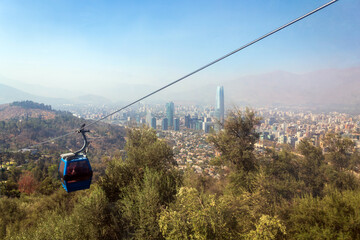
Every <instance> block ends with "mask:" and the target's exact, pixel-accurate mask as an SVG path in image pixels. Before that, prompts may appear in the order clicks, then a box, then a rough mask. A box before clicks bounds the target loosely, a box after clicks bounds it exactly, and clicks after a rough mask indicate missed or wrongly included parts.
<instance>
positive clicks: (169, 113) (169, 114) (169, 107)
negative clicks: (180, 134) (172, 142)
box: [166, 102, 175, 127]
mask: <svg viewBox="0 0 360 240" xmlns="http://www.w3.org/2000/svg"><path fill="white" fill-rule="evenodd" d="M174 112H175V108H174V103H173V102H169V103H166V118H167V119H168V124H169V127H173V126H174Z"/></svg>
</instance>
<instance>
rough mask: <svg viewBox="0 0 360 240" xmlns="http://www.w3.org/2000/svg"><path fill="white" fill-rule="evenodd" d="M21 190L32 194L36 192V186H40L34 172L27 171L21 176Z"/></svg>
mask: <svg viewBox="0 0 360 240" xmlns="http://www.w3.org/2000/svg"><path fill="white" fill-rule="evenodd" d="M18 184H19V191H20V192H23V193H26V194H31V193H34V192H35V190H36V188H37V187H38V182H37V181H36V179H35V178H34V176H33V174H32V173H31V172H25V173H24V174H22V175H21V176H20V179H19V182H18Z"/></svg>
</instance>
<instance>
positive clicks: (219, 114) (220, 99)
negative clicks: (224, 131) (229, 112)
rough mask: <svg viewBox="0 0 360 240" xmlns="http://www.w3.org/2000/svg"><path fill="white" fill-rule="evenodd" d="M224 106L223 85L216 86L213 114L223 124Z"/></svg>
mask: <svg viewBox="0 0 360 240" xmlns="http://www.w3.org/2000/svg"><path fill="white" fill-rule="evenodd" d="M224 115H225V106H224V87H223V86H218V87H217V89H216V103H215V116H216V118H217V119H218V120H219V121H220V123H221V124H224Z"/></svg>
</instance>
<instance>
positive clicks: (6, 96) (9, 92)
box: [0, 84, 111, 109]
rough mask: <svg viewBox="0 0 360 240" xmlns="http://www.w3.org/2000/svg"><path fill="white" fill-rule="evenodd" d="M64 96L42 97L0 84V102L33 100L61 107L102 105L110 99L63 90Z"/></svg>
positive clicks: (108, 102)
mask: <svg viewBox="0 0 360 240" xmlns="http://www.w3.org/2000/svg"><path fill="white" fill-rule="evenodd" d="M64 96H66V97H65V98H51V97H43V96H37V95H33V94H30V93H27V92H24V91H21V90H19V89H16V88H13V87H10V86H8V85H5V84H0V104H5V103H11V102H14V101H25V100H30V101H35V102H42V103H45V104H49V105H53V106H55V107H56V108H57V109H61V106H62V105H64V104H72V105H82V104H83V105H86V104H92V105H103V104H110V103H111V101H110V100H108V99H107V98H105V97H101V96H97V95H89V94H88V95H80V96H78V95H74V94H67V92H64Z"/></svg>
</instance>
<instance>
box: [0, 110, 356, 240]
mask: <svg viewBox="0 0 360 240" xmlns="http://www.w3.org/2000/svg"><path fill="white" fill-rule="evenodd" d="M258 123H259V119H258V118H257V117H256V114H255V113H254V112H253V111H251V110H247V111H243V112H241V111H238V110H235V111H233V112H232V113H230V114H229V118H227V120H226V121H225V124H224V130H223V131H219V132H217V133H213V134H212V135H211V136H210V137H209V138H208V140H209V142H211V143H212V144H213V146H214V149H215V150H216V152H217V153H218V154H217V157H215V158H214V159H213V161H212V163H213V164H214V167H216V168H218V169H219V173H220V174H219V175H220V177H219V178H213V177H210V176H207V175H203V174H197V173H195V172H194V170H192V169H191V168H188V169H185V171H180V170H179V169H177V168H176V162H175V161H174V159H173V152H172V148H171V147H170V146H168V145H167V143H166V142H165V141H164V140H162V139H159V138H158V137H157V136H156V132H155V131H154V130H152V129H149V128H146V127H144V128H133V129H128V132H127V134H126V135H127V141H126V145H125V153H126V154H115V155H113V156H111V157H107V158H106V159H104V162H105V163H106V170H105V171H104V173H103V174H102V175H101V176H99V178H98V181H96V183H94V184H93V185H92V187H91V188H90V189H89V190H86V191H79V192H75V193H71V194H66V193H65V191H64V190H63V189H61V188H60V186H59V183H58V181H57V180H56V165H55V164H52V165H51V164H50V165H49V164H47V162H46V159H44V156H39V155H37V156H35V155H28V156H27V157H25V159H31V158H38V159H39V160H38V162H37V163H34V164H33V165H32V166H33V168H29V169H27V171H21V170H20V171H19V170H17V169H16V168H14V169H12V170H11V171H12V172H11V173H10V172H9V173H7V181H6V183H4V181H2V182H1V183H0V184H1V185H0V186H1V192H2V193H4V192H6V193H7V195H6V196H2V197H1V198H0V212H1V214H0V238H1V239H359V238H360V208H359V206H360V188H359V186H360V185H359V172H358V169H359V155H358V153H357V152H355V151H354V149H353V147H352V144H351V140H349V139H343V138H341V137H339V136H338V135H336V134H328V135H327V136H326V139H325V141H324V143H325V144H326V149H327V152H326V153H323V151H322V149H320V148H319V147H316V146H314V145H313V144H312V143H311V142H309V141H307V140H306V139H304V140H303V141H301V142H300V144H299V145H298V146H297V148H296V149H295V150H292V149H284V150H280V151H278V150H275V149H271V148H270V149H267V150H266V152H265V153H263V154H257V153H256V152H255V147H254V144H255V142H256V141H257V140H258V137H259V136H258V134H257V133H256V131H255V129H256V126H257V124H258ZM119 149H121V148H120V146H119ZM40 166H41V167H40ZM39 168H40V170H39ZM40 175H41V177H39V176H40ZM39 180H40V181H39ZM29 182H31V184H30V185H29V184H28V183H29ZM27 184H28V185H27ZM33 185H36V187H35V188H31V186H33ZM69 229H71V231H69Z"/></svg>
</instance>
